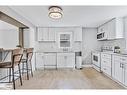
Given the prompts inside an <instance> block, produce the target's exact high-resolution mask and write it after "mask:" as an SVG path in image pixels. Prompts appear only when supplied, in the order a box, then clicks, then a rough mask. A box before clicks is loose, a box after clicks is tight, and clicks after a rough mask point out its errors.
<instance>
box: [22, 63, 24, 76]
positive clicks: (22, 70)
mask: <svg viewBox="0 0 127 95" xmlns="http://www.w3.org/2000/svg"><path fill="white" fill-rule="evenodd" d="M23 73H24V62H22V75H23Z"/></svg>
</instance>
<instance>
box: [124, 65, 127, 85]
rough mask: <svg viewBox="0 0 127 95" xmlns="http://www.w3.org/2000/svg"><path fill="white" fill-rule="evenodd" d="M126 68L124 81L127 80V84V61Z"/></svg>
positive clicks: (126, 81)
mask: <svg viewBox="0 0 127 95" xmlns="http://www.w3.org/2000/svg"><path fill="white" fill-rule="evenodd" d="M124 69H125V75H124V81H125V83H124V84H125V85H126V86H127V63H125V65H124Z"/></svg>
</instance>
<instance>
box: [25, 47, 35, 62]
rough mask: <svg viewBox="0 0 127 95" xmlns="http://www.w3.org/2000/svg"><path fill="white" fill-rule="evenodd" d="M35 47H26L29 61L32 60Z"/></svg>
mask: <svg viewBox="0 0 127 95" xmlns="http://www.w3.org/2000/svg"><path fill="white" fill-rule="evenodd" d="M33 50H34V49H33V48H28V49H26V54H27V61H31V59H32V56H33Z"/></svg>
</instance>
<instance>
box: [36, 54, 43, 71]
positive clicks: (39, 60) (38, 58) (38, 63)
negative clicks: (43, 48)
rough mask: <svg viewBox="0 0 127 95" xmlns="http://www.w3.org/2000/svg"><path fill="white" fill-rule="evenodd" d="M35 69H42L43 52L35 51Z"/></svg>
mask: <svg viewBox="0 0 127 95" xmlns="http://www.w3.org/2000/svg"><path fill="white" fill-rule="evenodd" d="M36 69H44V54H43V53H36Z"/></svg>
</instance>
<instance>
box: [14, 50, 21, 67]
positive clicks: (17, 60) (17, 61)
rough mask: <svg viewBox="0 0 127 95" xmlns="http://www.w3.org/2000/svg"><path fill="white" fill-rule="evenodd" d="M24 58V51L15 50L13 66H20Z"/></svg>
mask: <svg viewBox="0 0 127 95" xmlns="http://www.w3.org/2000/svg"><path fill="white" fill-rule="evenodd" d="M22 56H23V49H14V50H13V51H12V66H14V65H18V64H20V62H21V59H22Z"/></svg>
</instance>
